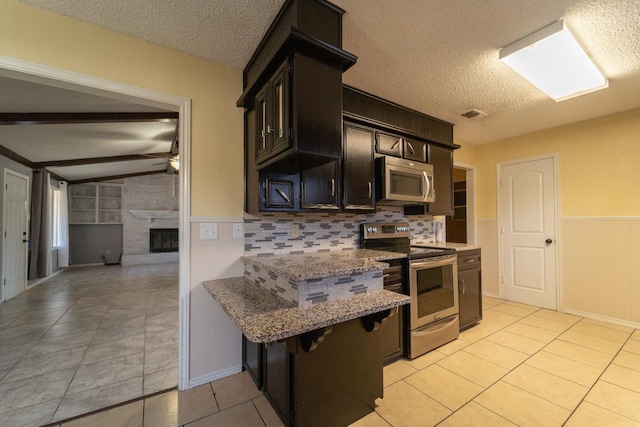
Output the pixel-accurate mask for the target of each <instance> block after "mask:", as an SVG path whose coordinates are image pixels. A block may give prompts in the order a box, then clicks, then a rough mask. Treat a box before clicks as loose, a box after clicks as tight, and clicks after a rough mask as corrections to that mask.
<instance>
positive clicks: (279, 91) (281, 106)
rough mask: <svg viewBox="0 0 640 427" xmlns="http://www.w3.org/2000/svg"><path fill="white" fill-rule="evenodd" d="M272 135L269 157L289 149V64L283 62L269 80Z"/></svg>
mask: <svg viewBox="0 0 640 427" xmlns="http://www.w3.org/2000/svg"><path fill="white" fill-rule="evenodd" d="M270 82H271V94H272V99H273V102H272V107H273V110H272V111H273V114H272V120H271V122H272V126H273V129H272V135H271V138H272V140H271V150H270V153H269V155H275V154H277V153H280V152H281V151H284V150H286V149H287V148H289V100H290V97H289V62H288V61H285V62H284V63H283V64H282V65H281V66H280V68H278V70H277V71H276V72H275V74H274V75H273V77H272V78H271V81H270Z"/></svg>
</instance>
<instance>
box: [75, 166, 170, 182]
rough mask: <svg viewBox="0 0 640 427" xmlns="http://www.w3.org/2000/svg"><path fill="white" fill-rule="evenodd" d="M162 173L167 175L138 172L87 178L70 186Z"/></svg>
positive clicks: (155, 172)
mask: <svg viewBox="0 0 640 427" xmlns="http://www.w3.org/2000/svg"><path fill="white" fill-rule="evenodd" d="M160 173H167V171H166V170H165V169H162V170H159V171H149V172H137V173H128V174H125V175H111V176H102V177H98V178H87V179H78V180H75V181H68V182H69V185H73V184H86V183H88V182H102V181H111V180H114V179H122V178H133V177H136V176H145V175H156V174H160Z"/></svg>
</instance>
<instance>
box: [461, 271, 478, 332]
mask: <svg viewBox="0 0 640 427" xmlns="http://www.w3.org/2000/svg"><path fill="white" fill-rule="evenodd" d="M458 302H459V304H460V307H459V308H460V329H463V328H465V327H467V326H469V325H471V324H473V323H475V322H477V321H478V320H480V319H482V289H481V270H480V269H479V268H471V269H468V270H463V271H458Z"/></svg>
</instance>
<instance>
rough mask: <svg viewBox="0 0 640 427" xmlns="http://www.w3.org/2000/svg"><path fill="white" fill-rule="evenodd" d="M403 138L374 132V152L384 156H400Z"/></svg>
mask: <svg viewBox="0 0 640 427" xmlns="http://www.w3.org/2000/svg"><path fill="white" fill-rule="evenodd" d="M403 139H404V138H402V137H401V136H399V135H392V134H389V133H384V132H377V133H376V152H377V153H380V154H384V155H386V156H394V157H402V150H403V147H404V141H403Z"/></svg>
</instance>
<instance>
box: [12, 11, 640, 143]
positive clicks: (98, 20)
mask: <svg viewBox="0 0 640 427" xmlns="http://www.w3.org/2000/svg"><path fill="white" fill-rule="evenodd" d="M21 1H22V2H23V3H27V4H30V5H33V6H36V7H39V8H42V9H44V10H48V11H51V12H54V13H58V14H61V15H65V16H69V17H72V18H75V19H78V20H81V21H85V22H89V23H91V24H95V25H98V26H101V27H104V28H108V29H111V30H113V31H116V32H119V33H123V34H127V35H129V36H132V37H136V38H139V39H142V40H146V41H149V42H151V43H154V44H158V45H161V46H166V47H168V48H171V49H175V50H177V51H180V52H184V53H187V54H190V55H194V56H197V57H201V58H205V59H207V60H210V61H213V62H216V63H219V64H224V65H226V66H229V67H232V68H235V69H238V70H241V69H243V68H244V67H245V66H246V64H247V62H248V61H249V58H251V55H252V54H253V52H254V50H255V49H256V47H257V46H258V44H259V43H260V40H261V39H262V37H263V35H264V34H265V33H266V31H267V29H268V27H269V25H270V24H271V22H272V21H273V19H274V18H275V16H276V14H277V12H278V10H279V9H280V7H281V6H282V4H283V3H284V0H209V1H208V0H180V1H167V0H147V1H132V0H109V1H104V0H82V1H79V0H55V1H53V0H21ZM333 3H335V4H336V5H337V6H339V7H341V8H342V9H344V10H345V11H346V13H345V14H344V16H343V34H342V39H343V43H342V45H343V49H344V50H346V51H348V52H351V53H353V54H354V55H357V56H358V62H357V64H356V65H355V66H353V67H351V68H350V69H349V70H347V72H346V73H345V74H344V76H343V82H344V83H345V84H348V85H351V86H354V87H357V88H358V89H362V90H364V91H366V92H370V93H373V94H375V95H377V96H380V97H382V98H385V99H388V100H390V101H393V102H395V103H398V104H400V105H404V106H406V107H409V108H412V109H415V110H417V111H420V112H423V113H425V114H429V115H431V116H433V117H437V118H439V119H441V120H445V121H447V122H450V123H453V124H455V134H456V139H458V140H460V141H465V142H469V143H471V144H481V143H488V142H494V141H499V140H503V139H507V138H511V137H514V136H518V135H523V134H527V133H532V132H536V131H540V130H543V129H549V128H553V127H557V126H561V125H566V124H569V123H575V122H579V121H583V120H588V119H592V118H594V117H601V116H605V115H609V114H613V113H615V112H621V111H626V110H630V109H633V108H638V107H639V106H640V97H638V96H637V93H638V90H639V87H640V68H639V67H638V66H637V64H638V63H639V62H640V49H638V48H637V44H638V40H639V39H640V25H638V22H637V21H638V16H640V2H638V1H632V0H618V1H603V0H537V1H524V0H521V1H487V0H463V1H426V0H402V1H398V0H376V1H375V2H368V1H363V0H334V1H333ZM561 18H562V19H564V20H565V22H567V24H568V26H570V28H571V30H572V31H573V32H574V33H575V34H576V37H577V38H578V40H579V42H580V43H581V44H582V45H583V46H584V48H585V49H586V51H587V52H588V54H589V55H590V56H591V57H592V58H593V59H594V61H595V62H596V65H597V66H598V67H599V68H600V69H601V70H602V71H603V72H604V74H605V76H606V77H607V78H609V79H611V82H612V83H611V85H610V86H609V88H608V89H605V90H602V91H599V92H596V93H594V94H592V95H589V96H583V97H579V98H575V99H572V100H571V102H561V103H555V102H553V101H552V100H551V99H549V98H548V97H546V96H545V95H544V94H543V93H542V92H540V91H539V90H538V89H537V88H536V87H535V86H533V85H532V84H529V83H528V82H527V81H526V80H525V79H524V78H522V77H521V76H520V75H518V74H517V73H516V72H514V71H513V70H511V68H509V67H508V66H507V65H506V64H503V63H502V62H501V61H500V60H499V53H498V52H499V50H500V48H502V47H504V46H507V45H509V44H510V43H513V42H514V41H516V40H518V39H521V38H522V37H525V36H526V35H528V34H531V33H533V32H534V31H537V30H539V29H541V28H543V27H545V26H547V25H549V24H551V23H552V22H555V21H557V20H558V19H561ZM399 46H401V48H398V47H399ZM69 49H73V46H72V45H70V46H69ZM381 64H386V65H387V66H380V65H381ZM238 96H240V94H238ZM472 108H478V109H480V110H482V111H484V112H486V113H487V114H488V116H487V117H482V118H475V119H472V120H469V119H466V118H464V117H462V116H461V114H462V113H463V112H466V111H469V110H470V109H472Z"/></svg>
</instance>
